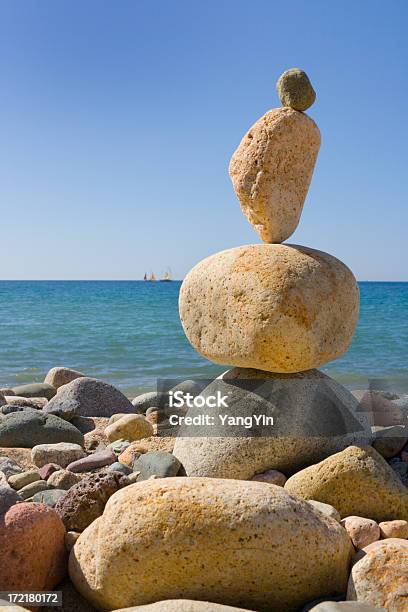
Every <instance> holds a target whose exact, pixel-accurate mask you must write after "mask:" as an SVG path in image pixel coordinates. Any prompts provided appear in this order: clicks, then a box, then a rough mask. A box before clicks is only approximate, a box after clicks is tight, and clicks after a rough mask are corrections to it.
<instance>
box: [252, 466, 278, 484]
mask: <svg viewBox="0 0 408 612" xmlns="http://www.w3.org/2000/svg"><path fill="white" fill-rule="evenodd" d="M251 480H256V481H257V482H267V483H268V484H274V485H277V486H278V487H283V485H284V484H285V482H286V481H287V478H286V476H285V474H282V472H278V470H268V471H267V472H262V474H255V476H252V478H251Z"/></svg>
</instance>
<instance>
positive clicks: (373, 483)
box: [285, 446, 408, 521]
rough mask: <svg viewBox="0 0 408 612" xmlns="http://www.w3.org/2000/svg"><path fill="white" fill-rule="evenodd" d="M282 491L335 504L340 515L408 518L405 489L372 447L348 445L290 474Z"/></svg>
mask: <svg viewBox="0 0 408 612" xmlns="http://www.w3.org/2000/svg"><path fill="white" fill-rule="evenodd" d="M285 490H286V491H288V492H289V493H295V494H296V495H299V496H300V497H303V498H305V499H316V500H318V501H322V502H324V503H326V504H331V505H332V506H334V507H335V508H336V509H337V510H338V511H339V512H340V515H341V516H342V517H347V516H351V515H354V516H361V517H367V518H370V519H373V520H375V521H385V520H391V519H402V520H408V490H407V489H406V487H404V485H403V484H402V483H401V481H400V480H399V479H398V477H397V476H396V475H395V474H394V472H393V471H392V469H391V468H390V466H389V465H388V464H387V462H386V461H385V459H383V457H381V455H380V454H379V453H377V451H376V450H374V449H373V448H372V447H371V446H365V447H364V446H349V447H348V448H346V449H345V450H344V451H342V452H340V453H336V454H335V455H332V456H331V457H328V458H327V459H324V460H323V461H321V462H320V463H317V464H315V465H312V466H310V467H307V468H306V469H304V470H302V471H300V472H298V473H297V474H295V475H294V476H291V478H289V480H288V481H287V482H286V484H285Z"/></svg>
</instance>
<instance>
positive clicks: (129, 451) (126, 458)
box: [118, 442, 145, 467]
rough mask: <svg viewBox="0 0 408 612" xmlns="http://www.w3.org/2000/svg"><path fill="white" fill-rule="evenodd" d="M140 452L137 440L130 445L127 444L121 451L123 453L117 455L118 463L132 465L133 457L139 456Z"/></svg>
mask: <svg viewBox="0 0 408 612" xmlns="http://www.w3.org/2000/svg"><path fill="white" fill-rule="evenodd" d="M144 452H145V451H144ZM141 454H142V453H141V451H140V445H139V444H138V443H137V442H134V443H133V444H130V446H128V447H127V448H126V449H125V450H124V451H123V453H121V454H120V455H119V457H118V461H119V462H120V463H124V464H125V465H128V466H129V467H133V463H134V462H135V459H137V458H138V457H140V455H141Z"/></svg>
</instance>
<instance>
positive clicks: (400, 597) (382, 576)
mask: <svg viewBox="0 0 408 612" xmlns="http://www.w3.org/2000/svg"><path fill="white" fill-rule="evenodd" d="M362 552H363V553H364V554H363V555H362V556H361V557H360V558H359V560H358V561H357V562H356V563H354V565H353V567H352V570H351V574H350V578H349V583H348V589H347V599H348V600H354V601H355V600H357V601H364V602H366V603H370V604H371V605H373V606H377V607H378V608H383V609H385V610H389V611H391V612H394V611H395V612H399V611H401V612H403V611H404V610H406V609H407V608H406V604H407V598H408V542H407V540H400V539H396V538H393V539H389V540H381V541H380V542H375V544H372V545H371V547H367V548H366V549H365V550H364V551H362Z"/></svg>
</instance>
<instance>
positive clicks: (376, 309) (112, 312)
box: [0, 281, 408, 397]
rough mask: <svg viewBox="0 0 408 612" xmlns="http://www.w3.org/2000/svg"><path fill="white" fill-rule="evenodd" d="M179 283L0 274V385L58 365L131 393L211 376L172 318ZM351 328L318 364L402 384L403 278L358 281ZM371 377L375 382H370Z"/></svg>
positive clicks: (360, 379)
mask: <svg viewBox="0 0 408 612" xmlns="http://www.w3.org/2000/svg"><path fill="white" fill-rule="evenodd" d="M180 284H181V283H180V282H177V281H173V282H170V283H160V282H157V283H145V282H143V281H0V346H1V348H0V386H14V385H17V384H22V383H25V382H31V381H41V380H43V378H44V376H45V374H46V372H47V371H48V369H49V368H51V367H53V366H55V365H65V366H68V367H72V368H75V369H78V370H81V371H82V372H84V373H86V374H87V375H89V376H94V377H96V378H101V379H103V380H106V381H108V382H111V383H113V384H115V385H116V386H118V387H119V388H120V389H121V390H122V391H123V392H125V393H126V394H127V395H128V396H130V397H131V396H134V395H136V394H137V393H140V392H142V391H145V390H153V389H155V388H156V381H157V378H191V377H197V378H211V377H213V376H217V375H218V374H219V373H221V372H222V371H224V370H225V369H226V368H225V367H224V366H217V365H214V364H211V363H210V362H208V361H206V360H205V359H203V358H201V357H200V356H199V355H198V354H197V353H196V352H195V350H194V349H193V348H192V347H191V346H190V344H189V343H188V341H187V339H186V338H185V336H184V333H183V330H182V327H181V324H180V321H179V317H178V305H177V302H178V293H179V289H180ZM360 290H361V307H360V318H359V323H358V328H357V332H356V334H355V337H354V339H353V343H352V345H351V347H350V349H349V350H348V352H347V353H346V354H345V355H344V356H343V357H341V358H340V359H337V360H336V361H333V362H331V363H329V364H327V365H326V366H324V367H323V368H322V370H323V371H325V372H326V373H328V374H330V375H331V376H333V377H334V378H336V379H337V380H339V381H340V382H342V383H343V384H344V385H346V386H347V387H349V388H360V389H361V388H366V387H367V384H370V381H371V384H372V385H376V386H377V388H382V389H390V390H394V391H397V392H408V283H360ZM372 381H374V382H372Z"/></svg>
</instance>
